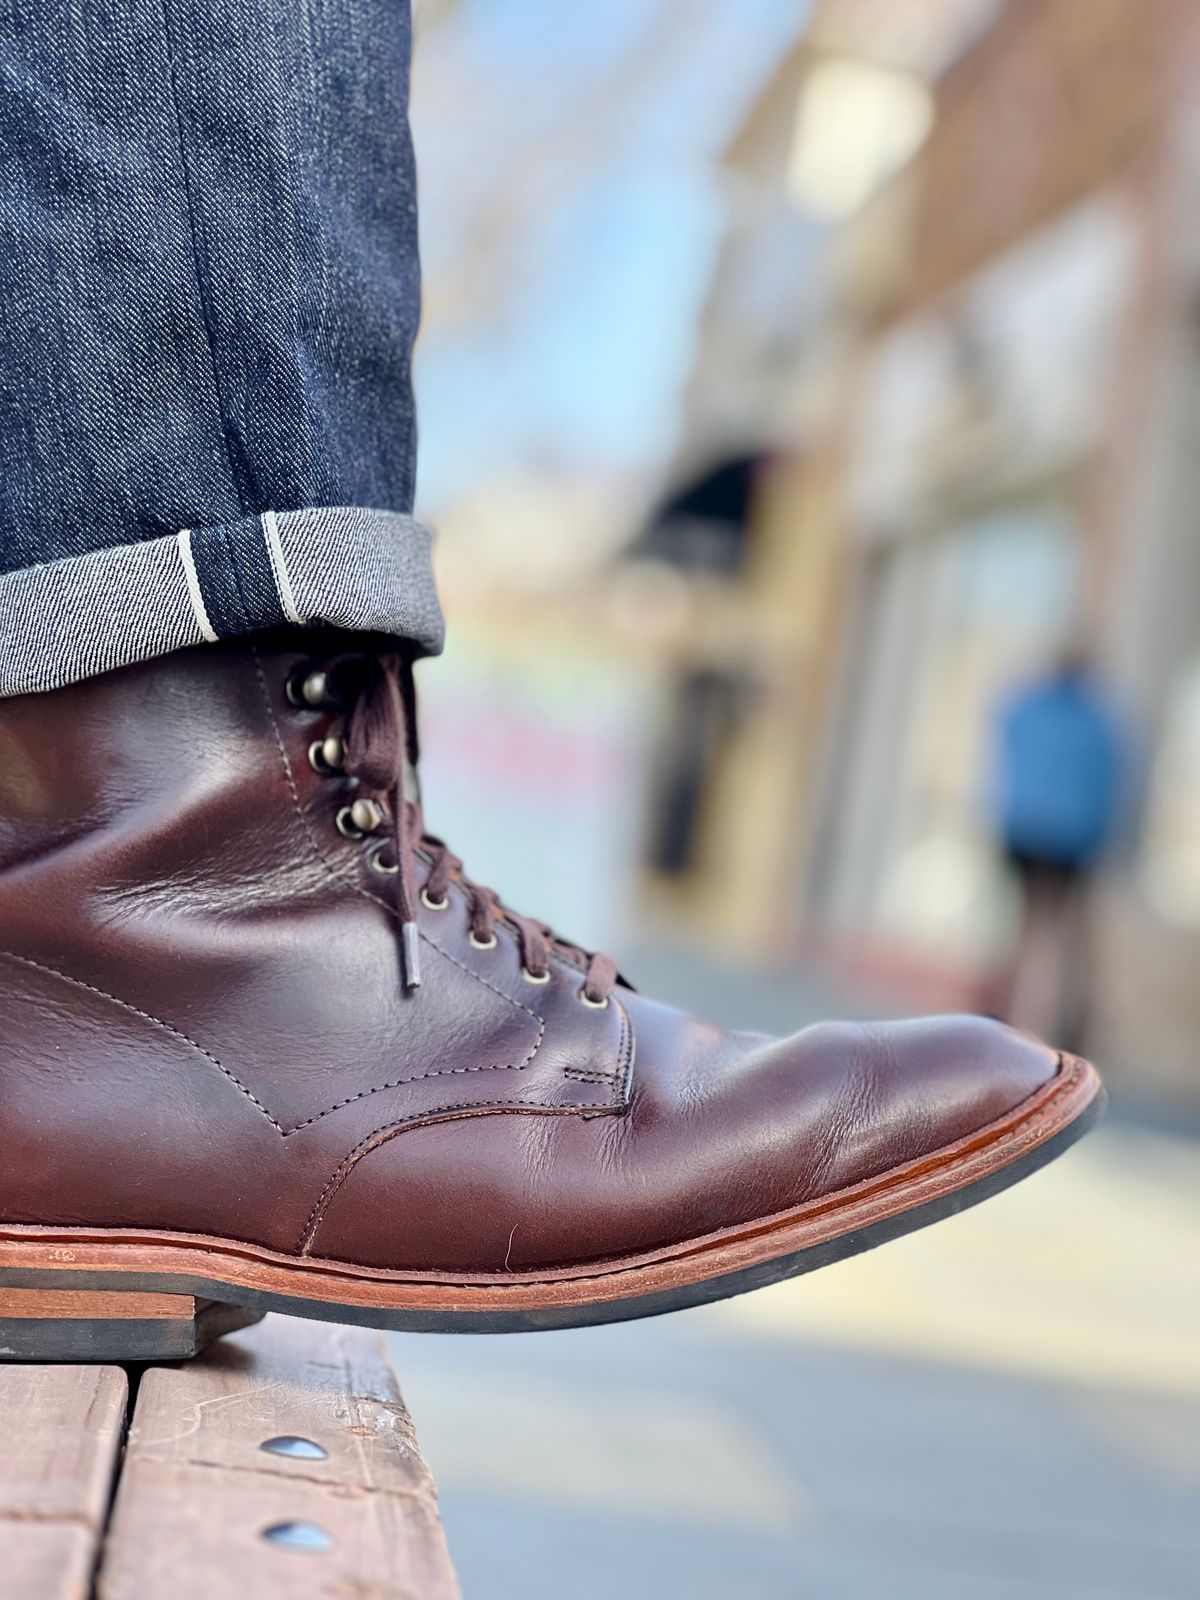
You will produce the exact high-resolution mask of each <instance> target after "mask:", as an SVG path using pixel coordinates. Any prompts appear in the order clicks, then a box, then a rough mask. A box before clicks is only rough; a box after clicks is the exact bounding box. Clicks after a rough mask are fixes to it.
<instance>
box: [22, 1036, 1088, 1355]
mask: <svg viewBox="0 0 1200 1600" xmlns="http://www.w3.org/2000/svg"><path fill="white" fill-rule="evenodd" d="M1104 1104H1105V1094H1104V1088H1103V1086H1102V1084H1101V1082H1100V1079H1099V1077H1098V1075H1097V1073H1096V1071H1095V1069H1094V1068H1093V1067H1091V1066H1090V1065H1089V1064H1088V1063H1087V1062H1085V1061H1080V1060H1077V1059H1075V1058H1073V1057H1065V1058H1064V1059H1063V1063H1062V1067H1061V1070H1060V1071H1059V1073H1058V1075H1057V1076H1056V1077H1055V1078H1054V1079H1052V1080H1051V1081H1050V1082H1049V1083H1048V1084H1046V1085H1045V1086H1044V1088H1042V1089H1041V1090H1039V1091H1038V1093H1037V1094H1035V1095H1032V1096H1031V1097H1030V1098H1029V1099H1028V1100H1026V1101H1024V1102H1023V1103H1022V1105H1020V1106H1018V1107H1017V1108H1016V1109H1015V1110H1014V1111H1012V1112H1010V1113H1008V1115H1007V1116H1005V1117H1003V1118H1001V1119H1000V1120H999V1121H997V1122H994V1123H992V1124H991V1125H990V1126H989V1127H987V1128H984V1129H981V1130H980V1131H979V1132H978V1133H976V1134H973V1135H971V1136H970V1137H969V1138H967V1139H964V1140H961V1141H960V1142H959V1143H957V1144H954V1145H949V1146H947V1147H946V1148H945V1149H943V1150H940V1151H936V1152H934V1153H933V1154H932V1155H929V1156H926V1157H923V1158H921V1159H920V1160H918V1161H914V1162H910V1163H908V1164H907V1165H906V1166H903V1167H898V1168H896V1169H895V1170H894V1171H892V1172H890V1173H887V1174H885V1175H884V1176H882V1177H879V1178H873V1179H870V1180H868V1181H866V1182H864V1183H860V1184H857V1185H855V1186H854V1187H853V1188H849V1189H844V1190H841V1191H839V1192H838V1193H836V1194H831V1195H826V1196H822V1197H821V1198H820V1199H817V1200H813V1201H810V1202H808V1203H807V1204H805V1205H802V1206H798V1207H796V1208H794V1209H793V1210H791V1211H787V1212H784V1213H782V1214H780V1215H777V1216H774V1217H766V1218H762V1219H760V1220H758V1221H755V1222H752V1223H748V1224H744V1225H742V1226H739V1227H735V1228H727V1229H724V1230H722V1231H721V1232H719V1233H715V1234H710V1235H708V1236H707V1237H705V1238H701V1239H695V1240H690V1241H688V1242H687V1243H686V1244H683V1245H677V1246H673V1247H669V1248H667V1249H662V1250H657V1251H647V1252H645V1253H643V1254H640V1255H637V1256H630V1257H626V1258H620V1259H615V1260H610V1261H606V1262H593V1263H589V1264H588V1265H587V1266H585V1267H580V1268H576V1269H564V1270H561V1271H557V1272H555V1271H551V1272H547V1271H538V1272H529V1273H522V1272H519V1271H517V1272H506V1273H504V1274H503V1275H502V1276H496V1275H486V1274H482V1273H480V1274H466V1273H460V1274H448V1273H432V1272H407V1273H394V1272H393V1273H389V1272H381V1271H376V1270H373V1269H370V1268H365V1267H355V1266H352V1265H349V1264H347V1263H345V1262H337V1261H330V1260H326V1259H323V1258H319V1257H312V1256H303V1257H297V1256H290V1255H283V1254H280V1253H278V1252H275V1251H271V1250H265V1249H262V1248H259V1247H257V1246H254V1245H244V1244H239V1243H237V1242H235V1241H232V1240H228V1239H218V1238H209V1237H206V1236H203V1235H196V1234H179V1233H165V1232H164V1233H159V1232H153V1231H149V1230H144V1229H101V1228H82V1229H75V1230H71V1229H63V1228H52V1227H39V1226H32V1225H4V1226H3V1227H0V1360H9V1361H13V1360H25V1361H56V1360H68V1361H87V1360H91V1361H139V1360H141V1361H145V1360H170V1359H179V1358H180V1357H184V1356H189V1355H192V1354H195V1353H196V1351H197V1350H199V1349H201V1348H202V1347H203V1345H204V1344H205V1343H207V1342H208V1341H209V1340H210V1339H211V1338H214V1337H219V1336H220V1334H221V1333H224V1332H228V1331H231V1329H232V1328H234V1327H239V1326H245V1325H246V1324H247V1323H249V1322H253V1321H256V1320H257V1319H258V1318H259V1317H261V1316H263V1315H264V1314H265V1313H266V1312H268V1311H279V1312H284V1313H286V1314H288V1315H290V1316H299V1317H310V1318H315V1319H317V1320H320V1321H329V1322H354V1323H359V1324H361V1325H363V1326H367V1327H375V1328H387V1329H393V1330H397V1331H404V1332H417V1333H420V1332H427V1333H520V1332H536V1331H543V1330H546V1329H550V1328H574V1327H586V1326H590V1325H593V1324H597V1323H606V1322H623V1321H626V1320H629V1319H632V1318H636V1317H651V1316H659V1315H661V1314H663V1313H664V1312H668V1311H679V1310H682V1309H684V1308H685V1307H688V1306H696V1305H704V1304H706V1303H708V1302H710V1301H713V1300H723V1299H727V1298H729V1297H730V1296H732V1295H737V1294H744V1293H746V1292H747V1291H748V1290H751V1289H759V1288H763V1287H765V1286H766V1285H768V1284H772V1283H779V1282H781V1281H783V1280H784V1279H786V1278H792V1277H796V1276H798V1275H799V1274H800V1273H803V1272H811V1271H813V1270H815V1269H816V1268H818V1267H823V1266H828V1265H829V1264H831V1263H832V1262H835V1261H841V1260H843V1259H845V1258H846V1257H847V1256H852V1255H857V1254H859V1253H860V1252H861V1251H863V1250H870V1249H872V1248H874V1246H876V1245H880V1244H884V1243H886V1242H887V1241H888V1240H889V1239H895V1238H898V1237H899V1236H900V1235H902V1234H905V1233H911V1232H913V1231H915V1230H916V1229H917V1228H924V1227H927V1226H928V1225H929V1224H930V1223H933V1222H938V1221H941V1219H942V1218H944V1217H949V1216H952V1215H954V1213H956V1212H958V1211H965V1210H966V1209H967V1207H968V1206H972V1205H976V1204H978V1202H979V1201H981V1200H986V1199H987V1198H988V1197H989V1196H990V1195H993V1194H997V1193H999V1192H1000V1190H1002V1189H1007V1188H1008V1187H1009V1186H1010V1185H1011V1184H1014V1183H1017V1182H1019V1181H1020V1180H1021V1179H1022V1178H1025V1177H1027V1176H1028V1175H1029V1174H1030V1173H1032V1172H1035V1171H1037V1169H1038V1168H1039V1167H1043V1166H1045V1165H1046V1164H1047V1163H1048V1162H1050V1161H1053V1160H1054V1158H1055V1157H1056V1156H1058V1155H1061V1154H1062V1152H1063V1151H1064V1150H1066V1149H1067V1148H1068V1147H1069V1146H1070V1145H1072V1144H1074V1142H1075V1141H1076V1140H1077V1139H1079V1138H1081V1137H1082V1136H1083V1134H1084V1133H1086V1132H1087V1130H1088V1129H1089V1128H1090V1127H1091V1126H1092V1125H1093V1124H1094V1123H1095V1122H1096V1121H1097V1120H1098V1119H1099V1117H1100V1116H1101V1114H1102V1112H1103V1109H1104Z"/></svg>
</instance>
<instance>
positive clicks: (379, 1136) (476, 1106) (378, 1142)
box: [296, 1100, 625, 1255]
mask: <svg viewBox="0 0 1200 1600" xmlns="http://www.w3.org/2000/svg"><path fill="white" fill-rule="evenodd" d="M624 1109H625V1107H624V1106H622V1105H619V1104H618V1105H614V1104H613V1103H612V1102H611V1101H606V1100H597V1101H595V1102H594V1103H591V1104H588V1105H579V1106H540V1105H530V1104H526V1103H523V1102H520V1101H518V1102H515V1103H514V1102H513V1101H511V1100H465V1101H462V1102H460V1103H459V1104H457V1105H449V1106H437V1107H436V1108H435V1109H434V1110H432V1111H423V1112H421V1113H420V1115H419V1116H416V1117H405V1118H404V1119H403V1120H402V1121H400V1122H391V1123H384V1125H383V1126H382V1127H381V1128H376V1129H375V1131H374V1132H373V1133H369V1134H368V1135H367V1136H366V1138H365V1139H361V1140H360V1141H359V1143H358V1144H356V1145H355V1146H354V1149H353V1150H351V1151H350V1153H349V1154H348V1155H347V1156H345V1157H344V1158H343V1160H342V1163H341V1165H340V1166H339V1167H338V1169H337V1171H336V1172H335V1173H334V1174H333V1176H332V1177H331V1178H330V1179H329V1182H328V1183H327V1184H326V1185H325V1187H324V1189H323V1190H322V1191H321V1194H320V1197H319V1198H318V1200H317V1203H316V1205H315V1206H314V1207H313V1208H312V1210H311V1211H310V1212H309V1215H308V1221H307V1222H306V1223H305V1224H304V1229H303V1231H302V1232H301V1235H300V1238H299V1240H298V1242H297V1244H296V1254H297V1255H308V1253H309V1252H310V1250H311V1249H312V1246H313V1243H314V1242H315V1239H316V1235H317V1230H318V1229H319V1228H320V1226H321V1223H322V1222H323V1221H324V1220H325V1213H326V1211H327V1210H328V1209H329V1206H330V1205H331V1204H332V1202H333V1200H334V1198H335V1196H336V1195H337V1192H338V1190H339V1189H340V1188H341V1187H342V1185H343V1184H344V1183H345V1181H346V1179H347V1178H348V1177H349V1176H350V1174H351V1172H353V1170H354V1168H355V1167H357V1166H358V1164H359V1162H360V1161H361V1160H362V1159H363V1157H364V1156H367V1155H370V1154H371V1152H372V1150H379V1149H381V1148H382V1147H383V1146H384V1145H385V1144H390V1143H391V1141H392V1140H393V1139H395V1138H397V1137H398V1136H399V1135H400V1134H402V1133H411V1132H412V1130H413V1129H414V1128H415V1127H417V1126H418V1125H424V1126H428V1125H429V1122H428V1119H429V1118H430V1117H441V1118H442V1119H443V1120H445V1121H448V1122H449V1121H466V1119H467V1114H468V1113H470V1112H474V1111H500V1112H513V1113H516V1112H521V1111H526V1112H530V1113H531V1114H532V1115H534V1116H547V1117H564V1116H572V1115H574V1114H575V1113H577V1112H580V1111H591V1112H593V1113H595V1112H600V1111H606V1112H610V1113H617V1112H620V1111H623V1110H624ZM455 1112H459V1113H462V1115H460V1116H458V1117H455V1116H454V1115H453V1114H454V1113H455Z"/></svg>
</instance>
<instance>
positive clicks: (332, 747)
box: [321, 733, 346, 769]
mask: <svg viewBox="0 0 1200 1600" xmlns="http://www.w3.org/2000/svg"><path fill="white" fill-rule="evenodd" d="M321 759H322V760H323V761H324V763H325V765H326V766H327V767H333V768H335V769H340V768H341V766H342V764H343V763H344V761H345V759H346V746H345V744H344V743H343V742H342V740H341V739H339V738H338V737H337V736H336V734H332V733H331V734H330V735H329V738H328V739H326V740H325V741H324V743H323V744H322V745H321Z"/></svg>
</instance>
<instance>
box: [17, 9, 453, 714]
mask: <svg viewBox="0 0 1200 1600" xmlns="http://www.w3.org/2000/svg"><path fill="white" fill-rule="evenodd" d="M410 35H411V24H410V17H409V7H408V0H0V693H7V694H13V693H19V692H23V691H25V690H29V689H43V688H50V687H53V686H54V685H56V684H60V683H64V682H69V681H71V680H72V679H75V678H78V677H81V676H84V675H86V674H88V673H91V672H97V671H102V670H105V669H106V668H108V667H112V666H117V665H120V664H123V663H125V662H129V661H132V660H137V659H143V658H145V657H147V656H150V655H154V654H156V653H160V652H162V651H166V650H171V649H176V648H179V647H180V646H183V645H187V644H193V643H198V642H200V641H201V640H202V639H205V638H210V639H211V638H217V637H227V636H230V635H233V634H238V633H244V632H249V631H252V630H254V629H257V628H262V627H267V626H272V625H277V624H280V623H283V622H285V621H291V622H309V621H325V622H330V623H334V624H337V625H341V626H347V627H362V628H372V629H382V630H385V631H390V632H395V633H398V634H400V635H402V636H405V637H408V638H411V639H413V640H414V642H415V643H416V644H417V646H418V648H421V649H425V650H436V649H437V648H439V647H440V642H441V619H440V614H439V612H438V607H437V600H436V596H435V594H434V590H433V585H432V578H431V576H430V560H429V544H430V539H429V535H428V533H427V531H426V530H425V529H423V528H422V527H420V525H419V524H417V523H415V522H414V521H413V520H412V517H411V511H412V500H413V463H414V446H415V430H414V421H413V405H412V390H411V377H410V360H411V353H412V344H413V339H414V336H415V333H416V327H417V319H418V314H419V297H420V290H419V267H418V259H417V235H416V227H417V221H416V194H415V182H414V173H413V160H412V148H411V141H410V138H409V133H408V123H407V94H408V68H409V51H410Z"/></svg>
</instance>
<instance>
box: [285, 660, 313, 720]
mask: <svg viewBox="0 0 1200 1600" xmlns="http://www.w3.org/2000/svg"><path fill="white" fill-rule="evenodd" d="M308 675H309V673H308V668H307V667H300V668H298V669H297V670H296V671H295V672H292V673H289V674H288V678H287V682H286V683H285V684H284V686H283V692H284V694H285V695H286V696H287V699H288V704H289V705H293V706H296V707H297V709H298V710H301V711H307V710H309V709H310V708H309V704H308V701H307V700H306V699H305V698H304V680H305V679H306V678H307V677H308Z"/></svg>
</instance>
